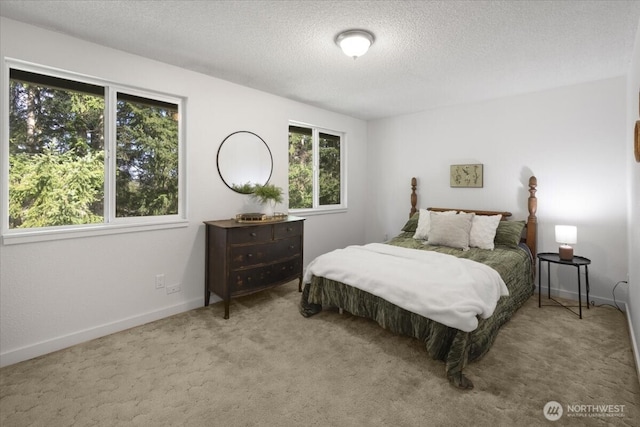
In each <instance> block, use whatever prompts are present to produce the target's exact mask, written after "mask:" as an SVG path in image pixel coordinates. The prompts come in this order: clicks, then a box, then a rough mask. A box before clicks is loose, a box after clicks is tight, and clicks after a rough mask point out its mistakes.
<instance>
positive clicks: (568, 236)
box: [556, 225, 578, 261]
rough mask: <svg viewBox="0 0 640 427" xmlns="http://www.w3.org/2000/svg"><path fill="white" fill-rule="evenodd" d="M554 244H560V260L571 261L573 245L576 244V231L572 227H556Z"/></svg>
mask: <svg viewBox="0 0 640 427" xmlns="http://www.w3.org/2000/svg"><path fill="white" fill-rule="evenodd" d="M556 242H558V243H560V250H559V251H558V252H559V254H560V259H561V260H563V261H571V260H572V259H573V248H572V247H571V246H570V245H573V244H575V243H577V242H578V229H577V228H576V227H575V226H574V225H556Z"/></svg>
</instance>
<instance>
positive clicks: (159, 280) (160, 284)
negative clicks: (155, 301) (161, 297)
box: [156, 274, 164, 289]
mask: <svg viewBox="0 0 640 427" xmlns="http://www.w3.org/2000/svg"><path fill="white" fill-rule="evenodd" d="M162 288H164V274H156V289H162Z"/></svg>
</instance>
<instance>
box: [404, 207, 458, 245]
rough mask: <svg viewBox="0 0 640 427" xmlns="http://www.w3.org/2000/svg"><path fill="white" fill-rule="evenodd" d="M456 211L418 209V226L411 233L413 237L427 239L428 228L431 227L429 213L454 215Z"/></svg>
mask: <svg viewBox="0 0 640 427" xmlns="http://www.w3.org/2000/svg"><path fill="white" fill-rule="evenodd" d="M456 213H457V212H456V211H445V212H431V211H429V210H427V209H420V215H418V226H417V227H416V232H415V233H414V234H413V238H414V239H418V240H427V239H428V238H429V228H431V214H434V215H455V214H456Z"/></svg>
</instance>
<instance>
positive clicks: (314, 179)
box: [289, 123, 346, 210]
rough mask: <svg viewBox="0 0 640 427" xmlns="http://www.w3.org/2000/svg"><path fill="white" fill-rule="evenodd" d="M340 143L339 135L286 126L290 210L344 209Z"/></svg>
mask: <svg viewBox="0 0 640 427" xmlns="http://www.w3.org/2000/svg"><path fill="white" fill-rule="evenodd" d="M343 139H344V138H343V135H342V134H341V133H340V132H334V131H330V130H326V129H319V128H316V127H312V126H307V125H302V124H297V123H291V124H290V125H289V209H291V210H301V209H305V210H332V209H344V208H346V194H345V188H346V185H345V179H344V176H345V173H344V167H345V162H344V142H343Z"/></svg>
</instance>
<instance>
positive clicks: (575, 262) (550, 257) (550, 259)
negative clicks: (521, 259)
mask: <svg viewBox="0 0 640 427" xmlns="http://www.w3.org/2000/svg"><path fill="white" fill-rule="evenodd" d="M542 261H545V262H546V263H547V293H548V298H549V299H550V300H552V301H554V302H555V303H556V304H557V305H558V306H561V307H564V308H566V309H567V310H569V311H570V312H572V313H573V314H575V315H577V316H579V317H580V318H581V319H582V284H581V282H580V267H584V271H585V279H586V282H587V283H586V285H587V286H586V288H587V309H588V308H589V264H591V260H590V259H589V258H585V257H581V256H574V257H573V258H572V259H571V260H568V261H567V260H563V259H560V255H559V254H558V253H553V252H543V253H540V254H538V307H542ZM551 263H554V264H563V265H572V266H574V267H576V268H577V270H578V305H577V306H575V305H573V306H572V305H564V304H562V303H561V302H559V301H556V300H555V299H553V298H551V269H550V268H549V267H550V264H551ZM550 305H551V304H550ZM571 307H578V309H579V312H578V313H576V312H575V311H573V310H572V309H571Z"/></svg>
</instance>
